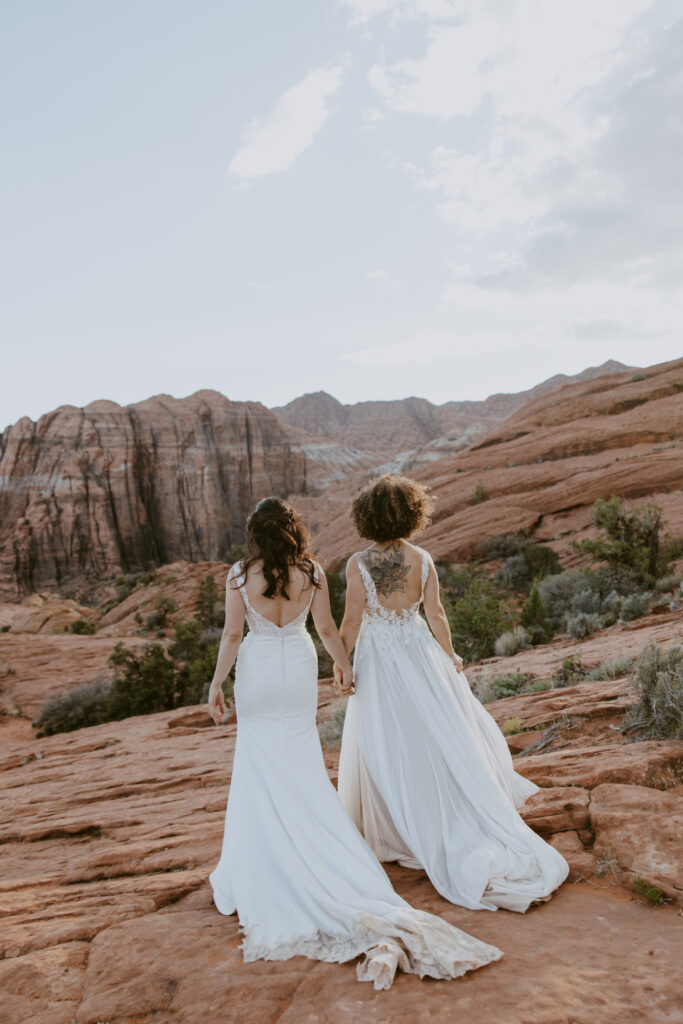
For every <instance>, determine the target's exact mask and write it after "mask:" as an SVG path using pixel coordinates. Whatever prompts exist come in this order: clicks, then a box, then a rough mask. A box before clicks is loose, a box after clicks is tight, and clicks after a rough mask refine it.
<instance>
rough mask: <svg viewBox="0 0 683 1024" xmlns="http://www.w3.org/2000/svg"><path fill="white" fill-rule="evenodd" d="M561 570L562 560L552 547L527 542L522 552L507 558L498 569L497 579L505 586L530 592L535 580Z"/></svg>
mask: <svg viewBox="0 0 683 1024" xmlns="http://www.w3.org/2000/svg"><path fill="white" fill-rule="evenodd" d="M561 571H562V568H561V566H560V560H559V558H558V557H557V553H556V552H555V551H553V549H552V548H549V547H546V546H545V545H544V544H527V545H526V546H525V548H524V550H523V551H522V552H521V554H518V555H512V557H510V558H508V559H506V560H505V562H504V563H503V565H502V566H501V567H500V569H499V570H498V574H497V579H498V581H499V583H501V584H503V586H506V587H511V588H512V589H513V590H521V591H522V592H524V593H527V594H528V593H529V591H530V590H531V587H532V586H533V583H534V581H535V580H540V579H544V578H545V577H546V576H554V575H556V574H557V573H560V572H561Z"/></svg>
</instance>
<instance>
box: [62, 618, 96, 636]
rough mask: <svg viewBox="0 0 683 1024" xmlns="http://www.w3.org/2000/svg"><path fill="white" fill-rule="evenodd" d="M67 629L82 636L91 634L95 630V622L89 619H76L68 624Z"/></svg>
mask: <svg viewBox="0 0 683 1024" xmlns="http://www.w3.org/2000/svg"><path fill="white" fill-rule="evenodd" d="M69 631H70V632H71V633H78V634H80V635H83V636H92V634H93V633H96V632H97V623H96V622H93V621H92V620H90V619H76V621H75V622H72V623H71V625H70V626H69Z"/></svg>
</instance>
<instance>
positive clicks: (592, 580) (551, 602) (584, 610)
mask: <svg viewBox="0 0 683 1024" xmlns="http://www.w3.org/2000/svg"><path fill="white" fill-rule="evenodd" d="M633 587H634V581H633V577H631V576H629V575H628V574H626V573H623V572H620V571H618V570H615V569H613V568H611V567H609V566H605V567H603V568H602V569H597V570H590V569H567V570H565V571H564V572H561V573H558V574H557V575H553V576H548V577H547V578H546V579H544V580H541V581H540V583H539V584H538V590H539V595H540V597H541V599H542V601H543V604H544V605H545V608H546V615H547V620H548V623H549V625H550V626H551V627H552V628H553V629H567V630H568V631H569V620H570V619H574V618H576V617H578V616H596V617H597V619H599V622H598V621H596V620H592V621H591V620H589V621H588V622H585V621H580V622H579V623H576V624H574V626H573V628H574V629H577V630H579V633H574V634H573V635H576V636H579V635H580V633H581V631H582V630H585V629H587V628H588V629H590V631H591V632H594V631H595V629H603V628H604V627H605V626H610V625H612V624H613V623H614V622H616V621H617V617H618V616H619V614H620V612H621V608H622V605H623V598H624V597H625V596H628V595H629V594H631V593H633ZM583 635H588V634H587V633H584V634H583Z"/></svg>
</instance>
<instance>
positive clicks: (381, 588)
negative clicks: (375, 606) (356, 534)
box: [364, 544, 410, 597]
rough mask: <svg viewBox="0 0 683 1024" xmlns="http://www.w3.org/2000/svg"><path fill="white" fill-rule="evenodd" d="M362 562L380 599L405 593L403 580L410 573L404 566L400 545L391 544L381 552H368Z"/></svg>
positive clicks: (407, 567) (407, 566) (401, 546)
mask: <svg viewBox="0 0 683 1024" xmlns="http://www.w3.org/2000/svg"><path fill="white" fill-rule="evenodd" d="M364 561H365V563H366V565H367V568H368V572H369V573H370V576H371V577H372V581H373V583H374V584H375V589H376V591H377V593H378V594H381V595H382V597H388V596H389V594H393V593H394V592H400V593H403V592H404V591H405V580H406V576H407V575H408V573H409V572H410V566H409V565H406V564H405V557H404V554H403V545H402V544H391V545H390V546H389V547H388V548H384V549H383V550H382V551H368V552H366V554H365V558H364Z"/></svg>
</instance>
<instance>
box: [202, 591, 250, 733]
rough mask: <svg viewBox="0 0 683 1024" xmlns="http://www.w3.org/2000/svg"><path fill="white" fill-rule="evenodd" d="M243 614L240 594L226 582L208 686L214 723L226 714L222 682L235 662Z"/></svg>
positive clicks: (239, 642) (218, 722)
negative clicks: (220, 632) (222, 622)
mask: <svg viewBox="0 0 683 1024" xmlns="http://www.w3.org/2000/svg"><path fill="white" fill-rule="evenodd" d="M230 579H231V577H230V576H228V580H230ZM244 615H245V612H244V601H243V600H242V595H241V594H240V592H239V590H238V589H237V587H231V586H230V583H229V582H228V586H227V589H226V594H225V625H224V626H223V636H222V637H221V642H220V646H219V648H218V658H217V659H216V668H215V670H214V673H213V679H212V680H211V686H210V688H209V714H210V715H211V717H212V718H213V720H214V722H215V723H216V725H220V724H221V722H222V721H223V719H224V718H225V715H226V708H225V699H224V697H223V683H224V682H225V680H226V679H227V676H228V672H229V671H230V669H231V668H232V666H233V665H234V664H235V658H236V657H237V652H238V650H239V648H240V644H241V643H242V634H243V632H244Z"/></svg>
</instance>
